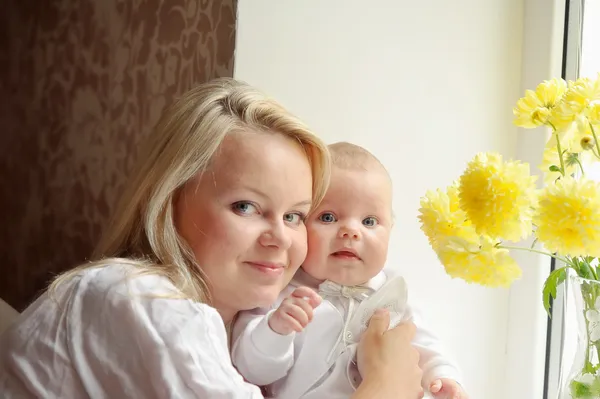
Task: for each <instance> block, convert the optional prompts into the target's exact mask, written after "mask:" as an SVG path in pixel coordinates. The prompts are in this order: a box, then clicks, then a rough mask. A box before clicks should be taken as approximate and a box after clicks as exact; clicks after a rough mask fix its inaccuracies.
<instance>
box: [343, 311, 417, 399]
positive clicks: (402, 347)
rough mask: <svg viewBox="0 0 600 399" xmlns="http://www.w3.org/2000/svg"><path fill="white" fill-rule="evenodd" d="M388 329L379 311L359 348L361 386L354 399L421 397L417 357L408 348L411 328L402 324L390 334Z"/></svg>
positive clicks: (387, 320)
mask: <svg viewBox="0 0 600 399" xmlns="http://www.w3.org/2000/svg"><path fill="white" fill-rule="evenodd" d="M389 326H390V315H389V313H388V312H387V311H386V310H378V311H376V312H375V314H374V315H373V317H372V318H371V320H370V322H369V327H368V328H367V330H366V331H365V333H364V334H363V337H362V339H361V341H360V343H359V346H358V368H359V371H360V373H361V376H362V378H363V383H362V384H361V386H360V387H359V389H358V390H357V394H358V396H354V398H362V397H363V396H364V397H368V396H367V395H368V394H374V392H377V397H378V398H382V399H385V398H394V399H420V398H422V397H423V395H424V392H423V388H422V387H421V378H422V374H423V372H422V371H421V369H420V368H419V353H418V352H417V350H416V349H415V348H414V347H413V346H412V344H411V341H412V339H413V337H414V335H415V326H414V324H412V323H402V324H400V325H399V326H397V327H395V328H393V329H391V330H388V329H389ZM361 388H362V389H361ZM360 391H363V393H364V395H361V393H360Z"/></svg>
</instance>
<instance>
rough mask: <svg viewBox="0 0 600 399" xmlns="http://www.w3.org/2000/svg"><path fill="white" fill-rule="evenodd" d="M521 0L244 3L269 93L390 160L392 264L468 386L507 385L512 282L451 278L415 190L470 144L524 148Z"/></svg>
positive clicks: (437, 182) (449, 171) (243, 49)
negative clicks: (420, 217) (516, 111)
mask: <svg viewBox="0 0 600 399" xmlns="http://www.w3.org/2000/svg"><path fill="white" fill-rule="evenodd" d="M524 3H525V0H483V1H482V0H459V1H446V0H435V1H422V2H418V1H409V0H380V1H378V2H372V3H371V4H370V5H367V4H368V3H367V2H364V1H360V2H359V1H354V0H351V1H350V0H345V1H341V0H338V1H334V0H329V1H323V0H319V1H317V0H303V1H300V0H296V1H293V0H240V2H239V6H238V7H239V8H238V30H237V43H236V58H235V77H237V78H240V79H243V80H246V81H248V82H250V83H252V84H254V85H256V86H258V87H260V88H262V89H264V90H265V91H267V92H268V93H270V94H271V95H273V96H274V97H275V98H277V99H278V100H279V101H281V102H282V103H283V104H285V105H286V106H287V107H288V108H290V109H291V110H292V111H294V112H295V113H296V114H297V115H298V116H300V117H302V118H303V119H304V120H305V121H306V122H307V123H308V124H309V125H311V126H312V127H313V128H314V130H315V131H316V132H318V133H319V134H320V135H321V136H322V137H324V138H325V139H326V140H327V141H328V142H334V141H338V140H347V141H352V142H355V143H357V144H361V145H364V146H365V147H367V148H368V149H369V150H371V151H372V152H374V153H375V154H376V155H377V156H379V157H380V159H381V160H382V161H383V162H384V164H385V165H386V166H387V167H388V169H389V171H390V173H391V175H392V177H393V179H394V182H395V203H394V207H395V212H396V216H397V221H398V223H397V226H396V228H395V232H394V235H393V238H392V244H391V253H390V259H389V264H390V265H392V266H393V267H398V268H400V269H401V271H402V272H403V273H404V275H405V276H406V277H407V279H408V280H409V284H410V287H411V295H412V296H413V298H414V299H415V300H416V301H417V302H418V303H420V304H421V306H422V308H423V309H424V311H425V313H426V315H427V316H428V319H429V322H430V324H431V325H432V326H433V327H434V328H435V330H437V331H438V332H439V335H440V336H441V338H442V339H443V340H444V341H445V342H446V343H447V345H448V347H449V348H451V350H452V351H453V352H454V354H455V355H456V358H457V359H458V361H459V362H460V364H461V366H462V367H463V370H464V373H465V377H466V385H467V387H468V390H469V392H470V393H471V397H472V398H485V399H500V398H503V399H504V398H506V397H507V396H505V395H504V391H503V389H504V388H503V385H504V383H505V381H506V379H507V377H506V366H507V364H506V361H507V357H506V350H507V345H508V339H507V334H508V318H509V291H508V290H504V289H495V290H494V289H484V288H481V287H477V286H471V285H467V284H466V283H463V282H462V281H457V280H451V279H450V278H449V277H447V276H446V275H445V273H444V271H443V269H442V268H441V266H440V265H439V263H438V262H437V260H436V257H435V255H434V253H433V252H432V251H431V249H430V248H429V246H428V244H427V240H426V238H425V237H424V235H423V234H422V233H421V231H420V230H419V224H418V222H417V219H416V217H417V210H418V207H419V197H420V196H422V195H423V194H424V193H425V191H426V190H427V189H431V188H436V187H438V186H439V187H442V186H446V185H448V184H449V183H450V182H451V181H452V180H453V179H455V178H457V177H458V176H459V174H460V173H461V171H462V169H463V167H464V166H465V163H466V162H467V161H468V160H469V159H470V158H471V157H472V156H473V155H474V154H475V153H477V152H479V151H486V150H497V151H500V152H502V153H503V154H504V155H505V156H507V157H511V156H514V155H515V154H516V152H517V148H518V146H517V142H518V140H517V131H516V129H515V128H514V127H513V126H512V123H511V122H512V107H513V105H514V103H515V101H516V100H517V99H518V98H519V97H520V95H521V92H522V87H521V60H522V43H523V13H524ZM539 295H540V294H536V298H537V297H539ZM521 354H522V355H525V356H526V355H527V354H526V353H525V354H523V353H521ZM542 364H543V359H542ZM512 392H513V393H514V392H515V391H512ZM510 398H511V399H535V397H533V396H515V395H513V394H511V396H510ZM540 398H541V397H540Z"/></svg>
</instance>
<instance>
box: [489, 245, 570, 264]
mask: <svg viewBox="0 0 600 399" xmlns="http://www.w3.org/2000/svg"><path fill="white" fill-rule="evenodd" d="M498 248H504V249H514V250H518V251H527V252H533V253H536V254H540V255H546V256H550V257H551V258H554V259H556V260H560V261H561V262H564V263H565V264H567V265H572V263H571V262H570V261H569V260H568V259H566V258H563V257H562V256H558V255H554V254H551V253H550V252H544V251H539V250H537V249H533V248H524V247H513V246H510V245H499V246H498Z"/></svg>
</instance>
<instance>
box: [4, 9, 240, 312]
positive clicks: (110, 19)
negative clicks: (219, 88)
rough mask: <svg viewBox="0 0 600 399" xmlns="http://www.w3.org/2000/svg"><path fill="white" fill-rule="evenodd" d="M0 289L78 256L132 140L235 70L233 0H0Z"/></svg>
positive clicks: (23, 292) (24, 287)
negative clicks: (169, 108) (185, 95)
mask: <svg viewBox="0 0 600 399" xmlns="http://www.w3.org/2000/svg"><path fill="white" fill-rule="evenodd" d="M1 7H2V11H0V51H1V52H2V54H1V58H0V95H1V96H2V100H1V104H2V106H1V110H0V126H1V128H0V129H1V130H0V131H1V134H0V179H1V181H0V223H1V227H0V276H1V277H0V297H2V298H3V299H4V300H6V301H7V302H9V303H10V304H11V305H13V306H14V307H16V308H17V309H19V310H20V309H23V307H25V306H26V305H27V304H28V303H29V302H30V301H31V300H32V299H34V298H35V296H36V295H37V294H38V293H39V292H40V290H42V289H43V288H44V287H45V286H46V285H47V283H48V281H49V279H50V278H51V277H52V276H53V275H54V274H56V273H58V272H61V271H63V270H66V269H68V268H71V267H72V266H74V265H76V264H77V263H80V262H82V261H85V259H86V257H88V256H89V254H90V253H91V250H92V248H93V246H94V243H95V242H96V241H97V239H98V237H99V234H100V231H101V229H102V226H103V225H104V223H105V221H106V219H107V217H108V215H109V213H110V210H111V208H112V206H113V203H114V202H115V199H116V196H117V195H118V194H119V192H120V190H121V188H122V186H123V182H124V179H125V177H126V176H127V172H128V170H129V169H130V167H131V165H132V161H133V160H134V158H135V155H136V148H137V145H138V143H139V142H140V141H142V140H143V139H144V136H145V135H146V134H148V132H149V130H150V128H151V127H152V126H153V125H154V123H155V122H156V120H157V118H158V117H159V115H160V113H161V111H162V109H163V108H164V107H165V105H166V104H169V103H170V102H171V101H172V100H173V98H174V97H176V96H178V95H179V94H181V93H182V92H184V91H186V90H187V89H189V88H190V87H192V86H194V85H196V84H198V83H200V82H204V81H206V80H209V79H211V78H214V77H218V76H232V74H233V55H234V47H235V15H236V0H215V1H212V0H204V1H200V0H44V1H33V0H4V1H3V2H2V5H1Z"/></svg>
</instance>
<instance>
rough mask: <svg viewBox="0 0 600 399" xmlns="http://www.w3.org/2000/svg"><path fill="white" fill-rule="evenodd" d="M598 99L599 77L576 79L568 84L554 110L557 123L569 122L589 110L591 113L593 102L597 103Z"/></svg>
mask: <svg viewBox="0 0 600 399" xmlns="http://www.w3.org/2000/svg"><path fill="white" fill-rule="evenodd" d="M599 76H600V75H599ZM598 101H600V79H590V78H579V79H577V80H576V81H575V82H574V83H572V84H570V85H569V89H568V90H567V92H566V93H565V94H564V97H563V100H562V101H561V103H560V105H559V106H558V107H557V109H556V110H555V118H556V119H557V123H562V124H564V123H569V122H572V121H574V120H575V119H576V118H577V117H578V116H579V115H581V114H583V115H586V116H588V115H589V114H590V112H591V113H592V114H593V113H594V112H595V105H594V104H597V102H598ZM558 121H560V122H558Z"/></svg>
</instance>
